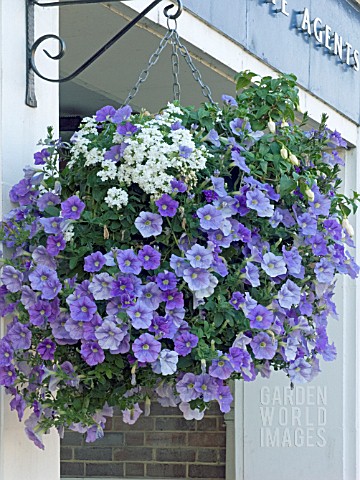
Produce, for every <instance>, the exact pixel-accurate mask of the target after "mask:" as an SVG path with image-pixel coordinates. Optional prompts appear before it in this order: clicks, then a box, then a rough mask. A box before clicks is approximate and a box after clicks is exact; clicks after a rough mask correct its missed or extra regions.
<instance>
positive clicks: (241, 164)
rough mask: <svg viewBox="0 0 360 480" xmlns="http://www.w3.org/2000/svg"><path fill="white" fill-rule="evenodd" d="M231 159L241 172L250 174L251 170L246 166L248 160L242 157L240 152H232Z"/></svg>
mask: <svg viewBox="0 0 360 480" xmlns="http://www.w3.org/2000/svg"><path fill="white" fill-rule="evenodd" d="M231 159H232V161H233V162H234V163H235V165H236V166H237V167H238V168H240V170H242V171H243V172H245V173H250V168H249V167H248V166H247V165H246V158H245V157H243V156H242V155H240V152H238V151H237V150H232V152H231Z"/></svg>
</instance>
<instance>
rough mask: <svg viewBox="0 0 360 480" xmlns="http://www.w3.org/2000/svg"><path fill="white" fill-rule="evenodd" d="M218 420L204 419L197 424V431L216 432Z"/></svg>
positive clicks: (213, 418)
mask: <svg viewBox="0 0 360 480" xmlns="http://www.w3.org/2000/svg"><path fill="white" fill-rule="evenodd" d="M216 420H217V419H216V418H215V417H208V418H206V417H205V418H203V419H202V420H199V421H198V422H196V430H197V431H199V432H216V431H217V421H216Z"/></svg>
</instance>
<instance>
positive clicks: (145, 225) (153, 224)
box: [135, 212, 163, 238]
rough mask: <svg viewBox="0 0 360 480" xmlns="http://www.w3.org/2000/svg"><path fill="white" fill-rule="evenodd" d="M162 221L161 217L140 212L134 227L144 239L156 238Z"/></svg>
mask: <svg viewBox="0 0 360 480" xmlns="http://www.w3.org/2000/svg"><path fill="white" fill-rule="evenodd" d="M162 223H163V219H162V217H161V215H158V214H157V213H151V212H141V213H140V215H139V216H138V217H137V218H136V220H135V227H136V228H137V229H138V230H139V232H140V233H141V235H142V236H143V237H144V238H148V237H151V236H152V235H153V236H154V237H156V236H157V235H160V233H161V231H162Z"/></svg>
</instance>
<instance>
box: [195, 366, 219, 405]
mask: <svg viewBox="0 0 360 480" xmlns="http://www.w3.org/2000/svg"><path fill="white" fill-rule="evenodd" d="M194 389H195V391H196V392H197V393H198V394H199V395H201V396H202V397H203V399H204V402H211V401H212V400H215V398H216V394H217V383H216V381H215V379H214V378H212V377H211V376H210V375H209V374H208V373H202V374H200V375H197V376H196V380H195V385H194Z"/></svg>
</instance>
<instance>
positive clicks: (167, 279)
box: [156, 270, 177, 291]
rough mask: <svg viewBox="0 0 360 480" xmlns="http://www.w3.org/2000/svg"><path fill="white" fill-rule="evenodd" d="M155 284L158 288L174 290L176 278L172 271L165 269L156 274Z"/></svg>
mask: <svg viewBox="0 0 360 480" xmlns="http://www.w3.org/2000/svg"><path fill="white" fill-rule="evenodd" d="M156 284H157V286H158V287H159V288H160V290H163V291H167V290H174V289H175V288H176V284H177V279H176V276H175V275H174V274H173V273H172V272H168V271H167V270H165V271H164V272H161V273H159V274H158V275H157V276H156Z"/></svg>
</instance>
